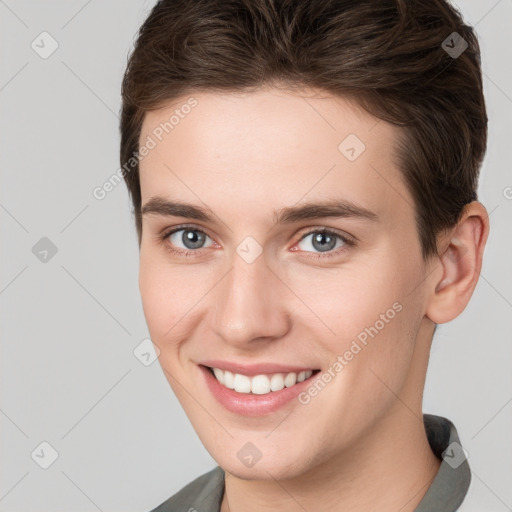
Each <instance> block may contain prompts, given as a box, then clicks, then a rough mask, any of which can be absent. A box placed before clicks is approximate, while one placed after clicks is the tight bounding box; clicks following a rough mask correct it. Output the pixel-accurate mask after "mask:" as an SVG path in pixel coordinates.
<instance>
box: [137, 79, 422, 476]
mask: <svg viewBox="0 0 512 512" xmlns="http://www.w3.org/2000/svg"><path fill="white" fill-rule="evenodd" d="M186 105H189V106H190V105H191V107H190V108H189V107H187V106H186ZM173 115H174V117H173V118H172V116H173ZM171 118H172V120H171V123H172V126H171V125H170V124H169V120H170V119H171ZM166 122H167V123H168V124H167V125H165V123H166ZM162 126H166V130H165V129H164V130H163V129H162ZM396 130H397V129H396V128H395V127H393V126H392V125H390V124H387V123H385V122H384V121H378V120H377V119H375V118H374V117H372V116H371V115H369V114H368V113H366V112H364V111H363V110H360V109H359V108H358V107H357V106H356V105H355V104H353V103H351V102H349V101H348V100H346V99H343V98H339V97H333V96H330V95H327V94H321V93H320V92H319V91H304V93H303V94H302V95H298V94H297V93H292V92H286V91H283V90H277V89H270V88H264V89H260V90H258V91H257V92H250V93H236V94H235V93H229V94H228V93H222V94H220V93H213V92H212V93H207V92H201V93H197V94H191V95H190V96H184V97H182V98H180V99H179V100H177V101H173V102H172V104H169V105H168V107H166V108H163V109H161V110H158V111H154V112H150V113H148V114H147V116H146V118H145V120H144V124H143V128H142V132H141V137H140V144H141V145H143V144H147V146H148V147H150V146H151V149H150V150H149V152H148V153H147V154H146V155H145V156H144V158H143V159H142V160H141V162H140V181H141V193H142V206H143V212H144V213H143V230H142V233H143V234H142V240H141V247H140V274H139V285H140V291H141V296H142V303H143V308H144V314H145V317H146V320H147V324H148V328H149V331H150V335H151V338H152V340H153V343H154V344H155V345H156V347H157V348H158V350H159V351H160V355H159V361H160V364H161V366H162V368H163V370H164V373H165V375H166V377H167V379H168V381H169V384H170V385H171V387H172V389H173V391H174V392H175V394H176V395H177V397H178V399H179V401H180V402H181V404H182V406H183V408H184V410H185V412H186V414H187V415H188V417H189V419H190V421H191V423H192V425H193V427H194V428H195V430H196V432H197V434H198V435H199V437H200V439H201V441H202V442H203V444H204V445H205V447H206V449H207V450H208V451H209V452H210V454H211V455H212V457H213V458H214V459H215V460H216V461H217V462H218V464H219V465H220V466H221V467H222V468H224V469H225V470H227V471H228V472H230V473H233V474H235V475H238V476H239V477H240V478H246V479H268V478H269V474H271V475H273V477H274V478H278V477H279V478H290V477H294V476H298V475H301V474H304V473H305V472H307V471H308V470H309V469H312V468H314V467H315V466H318V465H319V464H322V463H324V462H327V461H328V460H329V459H331V458H332V457H333V456H336V455H340V456H342V455H343V454H345V455H347V456H348V454H349V452H350V450H354V447H357V446H361V442H362V440H363V439H364V437H365V436H367V437H368V436H369V435H370V433H371V432H375V431H378V428H379V425H381V424H382V422H383V420H384V418H386V421H388V422H390V421H395V422H396V424H397V425H399V424H400V422H401V421H402V420H403V415H404V414H407V415H409V416H410V411H407V410H406V408H405V407H404V406H403V402H404V401H405V400H409V402H408V403H413V402H414V403H416V402H418V400H420V398H419V396H420V395H421V392H422V379H424V372H425V366H426V361H425V360H417V357H416V356H415V353H416V352H414V351H413V349H414V346H415V344H424V345H425V344H428V342H429V341H430V339H429V335H431V334H432V332H428V324H427V321H426V319H425V308H426V302H427V292H426V288H425V282H426V281H425V278H426V276H427V275H428V271H429V269H428V268H427V264H426V263H425V262H424V261H423V259H422V257H421V248H420V242H419V238H418V233H417V230H416V224H415V216H414V207H413V201H412V198H411V195H410V193H409V192H408V190H407V188H406V186H405V184H404V183H403V181H402V178H401V174H400V172H399V170H398V168H397V165H396V162H395V160H394V157H393V146H394V143H395V141H396V140H397V137H398V136H399V133H398V132H397V131H396ZM150 139H151V140H152V141H153V142H154V143H155V144H153V143H151V142H150V143H148V141H149V140H150ZM153 146H154V147H153ZM315 205H316V206H315ZM210 367H214V368H218V369H217V370H215V373H216V374H217V376H218V379H220V381H223V382H224V384H221V383H220V382H219V381H218V380H217V378H216V377H215V376H214V375H213V373H214V372H213V371H212V370H209V369H208V368H210ZM219 369H220V370H224V371H219ZM312 372H313V373H312ZM290 374H292V375H290ZM256 376H257V377H256ZM254 377H255V378H254ZM294 377H298V380H297V379H296V378H294ZM299 381H300V382H299ZM232 386H234V387H235V389H228V388H229V387H232ZM283 386H284V387H283ZM390 390H392V391H390ZM397 396H399V397H401V399H400V400H399V399H397ZM418 403H419V402H418Z"/></svg>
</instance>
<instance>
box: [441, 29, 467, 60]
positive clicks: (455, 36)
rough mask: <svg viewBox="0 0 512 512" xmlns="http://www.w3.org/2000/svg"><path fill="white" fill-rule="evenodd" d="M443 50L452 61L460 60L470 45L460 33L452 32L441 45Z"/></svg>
mask: <svg viewBox="0 0 512 512" xmlns="http://www.w3.org/2000/svg"><path fill="white" fill-rule="evenodd" d="M441 48H442V49H443V50H444V51H445V52H446V53H447V54H448V55H449V56H450V57H451V58H452V59H458V58H459V57H460V56H461V55H462V54H463V53H464V52H465V51H466V50H467V48H468V43H467V41H466V40H465V39H464V38H463V37H462V36H461V35H460V34H459V33H458V32H452V33H451V34H450V35H449V36H448V37H447V38H446V39H445V40H444V41H443V42H442V43H441Z"/></svg>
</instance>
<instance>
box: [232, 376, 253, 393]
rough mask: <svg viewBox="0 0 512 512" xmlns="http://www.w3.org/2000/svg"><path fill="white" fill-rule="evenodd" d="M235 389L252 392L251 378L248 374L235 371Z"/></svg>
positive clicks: (239, 391)
mask: <svg viewBox="0 0 512 512" xmlns="http://www.w3.org/2000/svg"><path fill="white" fill-rule="evenodd" d="M233 389H234V390H235V391H238V393H250V392H251V379H250V378H249V377H247V376H246V375H240V374H239V373H235V378H234V380H233Z"/></svg>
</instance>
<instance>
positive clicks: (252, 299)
mask: <svg viewBox="0 0 512 512" xmlns="http://www.w3.org/2000/svg"><path fill="white" fill-rule="evenodd" d="M216 289H217V294H216V296H215V301H216V304H215V314H214V330H215V332H216V334H218V335H219V336H220V337H221V338H222V339H223V340H224V342H226V343H229V344H231V345H233V346H236V347H237V348H249V347H250V346H251V344H252V345H254V344H253V343H251V342H256V341H258V342H259V343H257V346H258V348H260V347H261V342H262V341H267V342H270V341H272V340H275V339H278V338H280V337H282V336H284V335H285V334H286V333H287V331H288V330H289V329H290V324H291V317H290V312H289V311H288V309H287V304H288V302H287V300H286V296H287V292H288V294H289V293H290V292H289V291H288V290H287V288H286V286H285V285H284V284H283V282H282V281H281V280H280V279H279V277H278V276H277V275H276V272H275V271H273V270H271V269H270V268H269V267H268V266H267V263H266V261H265V258H264V254H261V255H260V256H259V257H258V258H257V259H256V260H255V261H253V262H252V263H248V262H246V261H244V259H243V258H241V257H240V256H239V255H238V254H237V253H235V254H234V255H233V259H232V267H231V270H230V271H229V272H228V273H227V275H226V276H225V277H224V279H222V281H221V282H220V283H219V285H218V287H216Z"/></svg>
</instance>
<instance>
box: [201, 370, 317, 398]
mask: <svg viewBox="0 0 512 512" xmlns="http://www.w3.org/2000/svg"><path fill="white" fill-rule="evenodd" d="M201 366H203V367H204V368H206V369H207V371H209V373H210V374H211V375H213V377H214V378H215V379H216V381H217V382H218V383H219V384H220V385H221V386H223V387H224V388H226V389H230V390H233V391H235V392H236V393H240V394H246V395H269V394H274V393H277V392H279V391H281V390H283V389H285V388H293V387H295V386H297V385H298V384H300V383H302V382H304V381H306V380H309V379H311V378H312V377H313V376H315V375H316V374H317V373H319V372H320V370H319V369H307V370H301V371H299V372H288V373H284V372H278V373H269V374H264V373H263V374H260V375H254V376H248V375H244V374H242V373H234V372H230V371H227V370H222V369H221V368H214V367H210V366H204V365H201Z"/></svg>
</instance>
